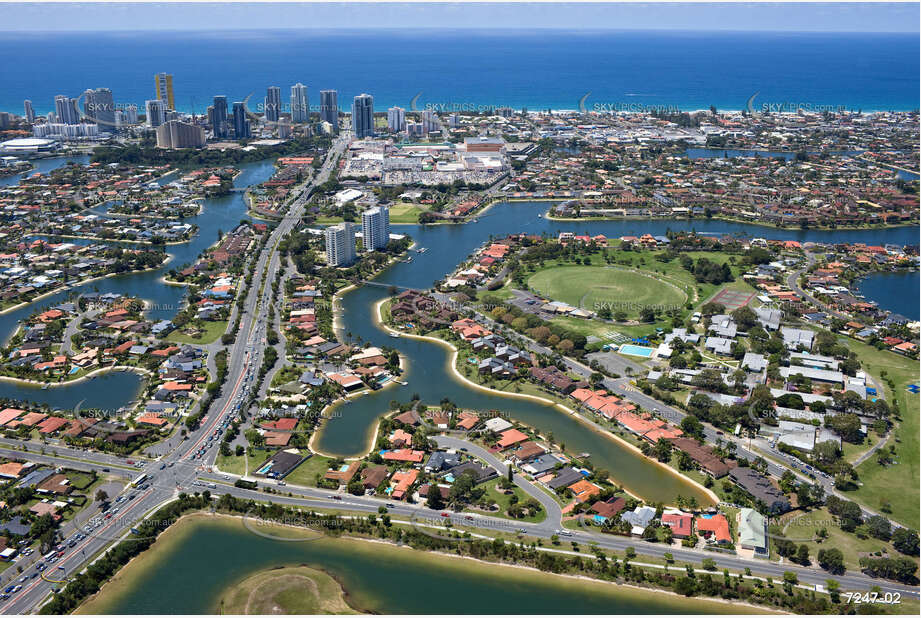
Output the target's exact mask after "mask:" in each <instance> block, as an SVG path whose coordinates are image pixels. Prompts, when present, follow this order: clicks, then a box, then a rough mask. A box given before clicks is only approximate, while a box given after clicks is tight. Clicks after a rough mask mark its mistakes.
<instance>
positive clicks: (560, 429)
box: [315, 202, 916, 503]
mask: <svg viewBox="0 0 921 618" xmlns="http://www.w3.org/2000/svg"><path fill="white" fill-rule="evenodd" d="M546 209H547V204H546V203H541V202H512V203H508V204H498V205H496V206H493V207H492V208H491V209H490V210H488V211H487V212H486V213H484V214H483V215H481V216H480V217H479V218H478V220H477V222H476V223H467V224H465V225H428V226H421V225H420V226H401V227H400V232H401V233H402V232H406V233H408V234H410V235H411V236H412V238H413V239H414V240H415V242H416V243H417V246H418V247H427V248H428V249H429V250H428V251H427V252H425V253H422V254H414V255H413V261H412V262H410V263H405V262H398V263H396V264H394V265H393V266H392V267H391V268H390V269H388V270H387V271H385V272H384V273H382V274H381V275H380V276H379V277H378V278H377V280H376V281H377V282H380V283H383V284H387V285H393V286H396V287H397V288H422V289H425V288H428V287H430V286H431V285H432V283H433V282H434V281H436V280H438V279H440V278H443V277H444V276H445V274H447V273H448V272H450V271H451V270H452V269H453V268H454V267H455V266H456V265H457V264H458V263H459V262H460V261H462V260H463V259H464V258H465V257H466V256H467V255H468V254H469V253H471V252H472V251H473V250H474V249H475V248H476V247H477V246H479V245H481V244H482V243H483V242H485V241H487V240H488V239H489V238H490V237H491V236H500V235H504V234H507V233H509V232H524V233H528V234H544V233H546V234H551V235H556V234H557V233H558V232H560V231H571V232H577V233H591V234H599V233H600V234H604V235H606V236H608V237H609V238H611V237H619V236H623V235H641V234H642V233H645V232H650V233H652V234H664V233H665V232H666V231H667V230H668V229H673V230H678V229H688V228H690V229H694V230H696V231H699V232H707V233H728V234H744V235H748V236H753V235H763V236H768V237H771V238H784V239H797V240H817V241H831V240H833V239H834V240H844V241H858V240H865V241H869V240H873V242H881V240H879V235H880V234H882V235H883V236H885V237H886V238H887V242H896V243H899V244H907V243H909V242H912V234H913V233H914V234H916V230H914V229H911V228H891V229H886V230H877V231H869V230H844V231H821V230H773V229H767V228H763V227H760V226H753V225H747V224H743V223H729V222H724V221H713V220H702V221H690V222H685V221H660V220H619V221H592V222H578V221H552V220H548V219H546V218H542V217H538V216H537V215H538V214H541V213H543V212H545V211H546ZM387 295H388V290H386V289H384V288H378V287H373V286H364V287H361V288H357V289H355V290H352V291H350V292H347V293H346V294H344V295H343V296H342V299H341V308H342V312H343V313H342V328H341V334H342V335H344V336H345V337H346V338H351V339H353V340H357V339H358V338H359V337H360V338H361V340H362V341H365V342H370V343H372V344H374V345H379V346H380V345H387V346H391V347H394V348H396V349H398V350H399V351H400V353H401V354H403V355H404V356H405V357H407V358H408V359H409V363H408V372H407V374H406V376H405V378H404V380H405V381H406V382H408V385H407V386H402V387H400V386H397V387H392V388H387V389H384V390H381V391H378V392H376V393H371V394H368V395H364V396H362V397H358V398H355V399H352V400H351V401H350V403H348V404H343V405H340V406H339V408H338V412H341V414H336V415H332V417H331V418H330V419H329V420H327V421H326V423H325V424H324V425H323V427H322V428H321V431H320V434H319V435H318V436H317V438H316V441H315V446H316V448H317V449H318V450H320V451H321V452H324V453H330V454H337V455H344V456H354V455H358V454H361V453H364V452H365V451H366V450H367V448H368V447H369V446H370V440H371V434H372V433H373V431H374V428H375V426H376V420H377V418H378V417H379V416H380V415H381V414H382V413H384V412H385V411H386V410H387V408H388V404H389V402H390V401H391V400H393V399H397V400H401V401H407V400H409V398H410V397H411V396H412V394H414V393H415V394H419V395H420V396H421V398H422V400H423V401H426V402H429V403H436V402H438V401H440V400H441V399H442V398H444V397H447V398H449V399H451V400H452V401H453V402H454V403H456V404H457V405H459V406H462V407H466V408H473V409H479V410H493V409H494V410H499V411H500V412H502V413H503V414H507V415H508V416H510V417H512V418H514V419H517V420H520V421H522V422H524V423H527V424H528V425H531V426H534V427H537V428H538V429H540V430H541V431H542V432H544V433H547V432H552V433H553V437H554V439H555V440H556V441H558V442H560V443H562V444H565V445H566V448H567V450H569V451H571V452H589V453H591V455H592V460H593V462H594V463H595V465H596V466H598V467H601V468H605V469H607V470H608V471H609V472H610V473H611V475H612V476H613V477H614V478H615V479H616V480H617V481H618V482H619V483H621V484H623V485H624V486H625V487H626V488H627V489H629V490H631V491H633V492H634V493H638V494H639V495H641V496H643V497H644V498H647V499H650V500H663V501H666V502H673V501H674V498H675V497H676V496H678V495H684V496H691V495H693V496H695V497H696V498H697V499H698V500H699V501H701V502H702V503H707V502H709V500H708V499H707V498H706V496H705V494H703V492H701V491H700V490H699V489H697V488H695V487H693V486H692V485H690V484H689V483H687V482H686V481H685V480H684V479H682V478H679V477H676V476H674V475H672V474H669V473H668V472H667V471H665V470H663V469H662V468H660V467H658V466H655V465H652V464H650V462H649V461H648V460H647V459H646V458H644V457H642V456H641V455H639V454H637V453H635V452H633V451H631V450H629V449H626V448H624V447H623V446H621V445H618V444H616V443H614V442H613V441H612V440H611V439H610V438H608V437H605V436H604V435H602V434H599V433H596V432H593V431H590V430H588V429H587V428H586V426H585V425H584V424H582V423H580V422H579V421H578V420H576V419H575V418H573V417H571V416H569V415H567V414H565V413H563V412H562V411H561V410H560V409H559V408H556V407H554V406H551V405H546V404H541V403H539V402H535V401H531V400H526V399H522V398H511V397H505V396H500V395H494V394H491V393H487V392H484V391H480V390H472V389H470V388H468V387H467V386H465V385H463V384H462V383H460V382H459V381H457V380H456V379H455V378H454V376H453V375H452V373H451V372H450V370H449V363H450V360H451V356H452V355H451V352H450V350H448V349H447V348H445V347H444V346H441V345H438V344H435V343H431V342H427V341H420V340H415V339H409V338H400V339H394V338H391V337H389V336H388V335H387V334H386V333H385V332H384V331H383V330H382V329H380V328H379V327H378V326H377V325H376V324H375V323H374V317H375V316H374V315H372V311H373V306H374V304H375V303H376V302H377V301H379V300H380V299H382V298H385V297H386V296H387Z"/></svg>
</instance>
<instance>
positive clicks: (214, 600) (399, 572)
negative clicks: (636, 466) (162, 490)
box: [81, 518, 747, 615]
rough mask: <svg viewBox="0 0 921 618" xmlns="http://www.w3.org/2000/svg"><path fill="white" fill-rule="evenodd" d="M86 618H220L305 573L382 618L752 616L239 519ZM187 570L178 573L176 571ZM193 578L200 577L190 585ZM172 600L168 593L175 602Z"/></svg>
mask: <svg viewBox="0 0 921 618" xmlns="http://www.w3.org/2000/svg"><path fill="white" fill-rule="evenodd" d="M174 525H175V526H177V527H178V529H176V530H167V531H166V532H165V533H164V537H162V538H161V539H159V540H158V541H157V543H156V544H155V545H154V546H153V548H152V549H150V550H148V552H149V553H148V554H144V555H142V556H141V558H140V559H138V562H136V563H132V564H130V565H128V566H127V567H126V568H125V570H124V572H123V573H120V574H119V575H118V579H117V580H116V581H115V582H114V583H113V584H108V585H107V587H105V588H103V593H102V594H101V595H100V596H99V597H97V598H96V599H94V600H93V601H92V602H91V603H89V604H88V605H87V606H86V607H85V608H84V609H83V610H81V611H86V612H93V613H99V614H122V615H130V614H216V613H218V610H219V600H220V598H221V597H222V596H224V595H225V594H226V587H227V586H228V585H229V584H230V583H231V582H235V581H241V580H242V579H244V578H246V577H247V576H249V575H250V574H252V573H255V572H258V571H262V570H266V569H270V568H274V567H277V566H292V565H300V564H307V565H310V566H312V567H314V568H319V569H323V570H324V571H326V572H327V573H329V574H331V575H332V576H333V577H335V578H336V579H337V581H339V582H340V584H341V585H342V586H343V588H344V589H345V591H346V593H347V594H348V600H349V603H350V604H351V605H353V606H355V607H357V608H360V609H361V610H364V611H368V612H373V613H378V614H432V613H438V612H439V611H449V612H451V613H454V614H522V615H525V614H529V615H538V614H572V613H573V612H575V613H579V614H634V615H636V614H676V613H688V614H694V613H700V614H703V613H735V612H737V611H745V610H746V609H747V608H746V607H744V606H739V605H731V604H722V603H715V602H708V601H702V600H700V599H685V598H682V597H675V596H671V595H665V594H662V593H657V592H655V591H641V590H636V589H632V588H627V587H624V586H617V585H614V584H604V583H600V582H588V581H581V580H574V579H571V578H564V577H559V576H551V575H547V574H543V573H537V572H534V571H527V570H523V569H514V568H508V567H499V566H484V565H481V564H477V563H475V562H472V561H468V560H462V559H452V558H446V557H442V556H436V555H433V554H425V553H422V552H417V551H414V550H410V549H405V548H402V549H401V548H396V547H392V546H384V545H380V544H376V543H370V542H362V541H355V540H331V539H320V540H316V541H310V542H285V541H278V540H272V539H268V538H264V537H262V536H258V535H256V534H253V533H252V532H249V531H247V530H246V529H245V528H244V527H243V525H242V524H241V523H240V521H239V520H228V519H220V520H207V519H204V518H196V519H195V520H193V521H189V520H182V521H180V522H179V523H178V524H174ZM179 564H181V565H183V568H181V569H178V568H176V565H179ZM189 573H194V576H192V577H190V576H189ZM164 591H169V593H168V594H166V593H164Z"/></svg>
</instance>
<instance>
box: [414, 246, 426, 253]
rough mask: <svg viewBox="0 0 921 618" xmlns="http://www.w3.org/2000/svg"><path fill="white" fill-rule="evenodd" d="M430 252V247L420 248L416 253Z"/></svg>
mask: <svg viewBox="0 0 921 618" xmlns="http://www.w3.org/2000/svg"><path fill="white" fill-rule="evenodd" d="M428 250H429V249H428V247H419V248H418V249H416V253H425V252H426V251H428Z"/></svg>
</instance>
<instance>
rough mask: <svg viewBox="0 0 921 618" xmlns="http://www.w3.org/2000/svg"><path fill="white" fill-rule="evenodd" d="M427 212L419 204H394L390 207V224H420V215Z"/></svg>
mask: <svg viewBox="0 0 921 618" xmlns="http://www.w3.org/2000/svg"><path fill="white" fill-rule="evenodd" d="M425 211H426V209H425V208H423V207H422V206H420V205H419V204H394V205H393V206H391V207H390V222H391V223H419V215H421V214H422V213H423V212H425Z"/></svg>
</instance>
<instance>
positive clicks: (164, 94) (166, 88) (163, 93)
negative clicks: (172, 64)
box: [154, 73, 176, 109]
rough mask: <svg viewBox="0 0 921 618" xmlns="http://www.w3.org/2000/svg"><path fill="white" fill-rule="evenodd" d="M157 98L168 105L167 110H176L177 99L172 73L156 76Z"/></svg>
mask: <svg viewBox="0 0 921 618" xmlns="http://www.w3.org/2000/svg"><path fill="white" fill-rule="evenodd" d="M154 82H155V87H156V89H157V98H158V99H160V100H161V101H163V103H164V104H166V107H167V109H176V99H175V98H174V97H173V76H172V75H171V74H170V73H157V74H156V75H154Z"/></svg>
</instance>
